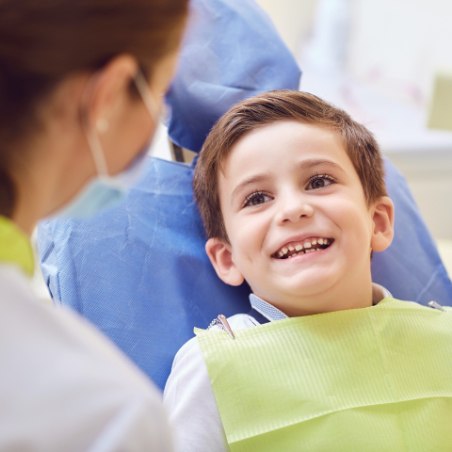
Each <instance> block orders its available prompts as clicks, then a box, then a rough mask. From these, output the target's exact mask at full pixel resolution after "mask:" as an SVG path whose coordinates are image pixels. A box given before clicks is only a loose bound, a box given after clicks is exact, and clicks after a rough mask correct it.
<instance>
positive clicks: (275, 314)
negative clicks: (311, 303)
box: [249, 283, 392, 321]
mask: <svg viewBox="0 0 452 452" xmlns="http://www.w3.org/2000/svg"><path fill="white" fill-rule="evenodd" d="M391 296H392V295H391V293H390V292H389V291H388V290H387V289H386V288H385V287H383V286H380V285H379V284H376V283H372V284H371V296H370V299H369V301H367V300H365V302H364V303H360V304H357V303H353V302H352V303H350V306H349V307H344V305H342V306H341V307H339V308H338V309H329V310H321V311H320V310H318V311H316V310H312V312H304V313H295V314H292V313H291V312H286V311H284V310H283V309H280V308H279V307H277V306H276V304H272V303H270V302H268V301H266V300H265V299H263V298H261V297H259V296H258V295H256V294H254V293H252V294H250V296H249V298H250V304H251V306H252V308H253V309H255V310H256V311H258V312H259V313H260V314H262V315H263V316H264V317H266V318H267V319H268V320H270V321H274V320H281V319H283V318H287V317H298V316H301V315H312V314H320V313H322V312H333V311H339V310H346V309H357V308H364V307H370V306H372V305H376V304H378V303H379V302H380V301H381V300H382V299H383V298H386V297H391Z"/></svg>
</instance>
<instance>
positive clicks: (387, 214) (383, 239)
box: [371, 196, 394, 251]
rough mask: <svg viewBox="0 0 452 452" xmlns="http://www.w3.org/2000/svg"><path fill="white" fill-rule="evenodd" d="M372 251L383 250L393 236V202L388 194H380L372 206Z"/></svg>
mask: <svg viewBox="0 0 452 452" xmlns="http://www.w3.org/2000/svg"><path fill="white" fill-rule="evenodd" d="M372 219H373V231H372V240H371V247H372V250H373V251H384V250H385V249H386V248H388V246H389V245H390V244H391V242H392V239H393V238H394V204H393V202H392V201H391V199H390V198H389V197H388V196H381V197H380V198H379V199H378V200H377V201H376V202H375V204H374V207H373V217H372Z"/></svg>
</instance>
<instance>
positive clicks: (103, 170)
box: [80, 74, 108, 178]
mask: <svg viewBox="0 0 452 452" xmlns="http://www.w3.org/2000/svg"><path fill="white" fill-rule="evenodd" d="M95 77H97V75H96V74H94V75H92V76H91V78H90V80H89V81H88V82H87V84H86V86H85V89H84V90H83V93H82V96H81V105H80V122H81V126H82V130H83V131H84V133H85V137H86V140H87V142H88V147H89V149H90V152H91V156H92V158H93V161H94V166H95V167H96V171H97V175H98V177H100V178H108V168H107V161H106V159H105V154H104V151H103V149H102V145H101V143H100V140H99V137H98V136H97V134H96V132H95V131H94V130H92V127H90V125H89V123H88V115H87V113H86V110H87V105H88V98H89V92H90V91H91V86H92V84H93V83H94V78H95Z"/></svg>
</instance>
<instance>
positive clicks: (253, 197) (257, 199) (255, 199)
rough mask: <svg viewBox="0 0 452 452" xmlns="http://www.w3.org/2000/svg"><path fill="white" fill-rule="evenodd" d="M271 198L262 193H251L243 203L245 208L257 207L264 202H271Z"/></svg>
mask: <svg viewBox="0 0 452 452" xmlns="http://www.w3.org/2000/svg"><path fill="white" fill-rule="evenodd" d="M271 199H272V198H271V197H270V196H269V195H267V194H266V193H264V192H262V191H257V192H254V193H251V194H250V195H248V196H247V197H246V198H245V201H244V202H243V207H250V206H257V205H258V204H263V203H264V202H268V201H271Z"/></svg>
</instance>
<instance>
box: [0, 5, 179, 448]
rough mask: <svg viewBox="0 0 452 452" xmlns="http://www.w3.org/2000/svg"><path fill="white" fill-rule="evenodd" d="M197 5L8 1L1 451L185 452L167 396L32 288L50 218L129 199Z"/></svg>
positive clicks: (0, 172) (0, 190)
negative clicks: (39, 241)
mask: <svg viewBox="0 0 452 452" xmlns="http://www.w3.org/2000/svg"><path fill="white" fill-rule="evenodd" d="M187 9H188V0H128V1H127V2H120V1H115V0H77V1H69V0H53V1H42V0H0V36H1V39H0V294H1V295H0V362H1V366H2V370H1V377H0V450H21V451H28V450H33V451H46V452H49V451H63V450H64V451H87V450H89V451H119V450H120V451H134V450H137V451H141V450H150V451H151V450H155V451H159V452H164V451H168V450H171V438H170V435H169V432H168V427H167V423H166V418H165V415H164V412H163V409H162V407H161V402H160V396H159V394H158V392H157V390H156V389H155V388H154V387H153V386H152V385H151V384H150V383H149V381H148V380H147V379H146V377H145V376H143V375H142V374H141V373H140V371H139V370H137V369H136V368H135V367H134V366H133V365H132V364H131V362H129V361H128V359H127V358H126V357H125V356H123V355H122V354H121V353H120V352H119V351H118V350H117V349H116V348H115V347H114V346H113V345H112V344H111V343H109V342H108V341H107V340H106V339H105V338H103V337H102V336H101V335H100V334H99V333H98V332H97V331H95V330H94V329H93V328H92V327H91V326H90V325H88V324H87V323H85V322H84V321H83V320H81V319H80V318H78V317H76V316H75V315H74V314H72V313H71V312H68V311H66V310H64V309H63V308H60V307H56V306H50V305H49V306H48V305H44V304H43V303H41V302H40V301H39V300H37V299H36V297H35V296H34V294H33V292H32V290H31V288H30V276H31V275H32V274H33V262H34V259H33V254H32V249H31V246H30V239H29V238H30V235H31V233H32V231H33V229H34V227H35V225H36V223H37V222H38V221H39V220H40V219H41V218H44V217H48V216H50V215H64V216H76V217H85V216H89V215H92V214H94V213H96V212H97V211H98V210H100V209H102V208H104V207H106V206H109V205H112V204H113V203H115V202H117V201H118V200H120V199H121V198H122V197H123V196H124V194H125V193H126V189H127V187H128V185H129V184H130V181H131V180H133V176H134V175H135V174H136V173H137V171H139V169H140V166H141V163H142V161H143V157H144V151H143V150H144V149H147V146H148V144H149V141H150V139H151V138H152V135H153V134H154V132H155V130H156V127H157V118H158V111H159V109H160V103H161V98H162V97H161V95H162V94H163V93H164V92H165V90H166V88H167V86H168V83H169V81H170V78H171V76H172V74H173V70H174V66H175V62H176V57H177V52H178V47H179V44H180V40H181V37H182V34H183V29H184V25H185V21H186V16H187Z"/></svg>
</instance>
